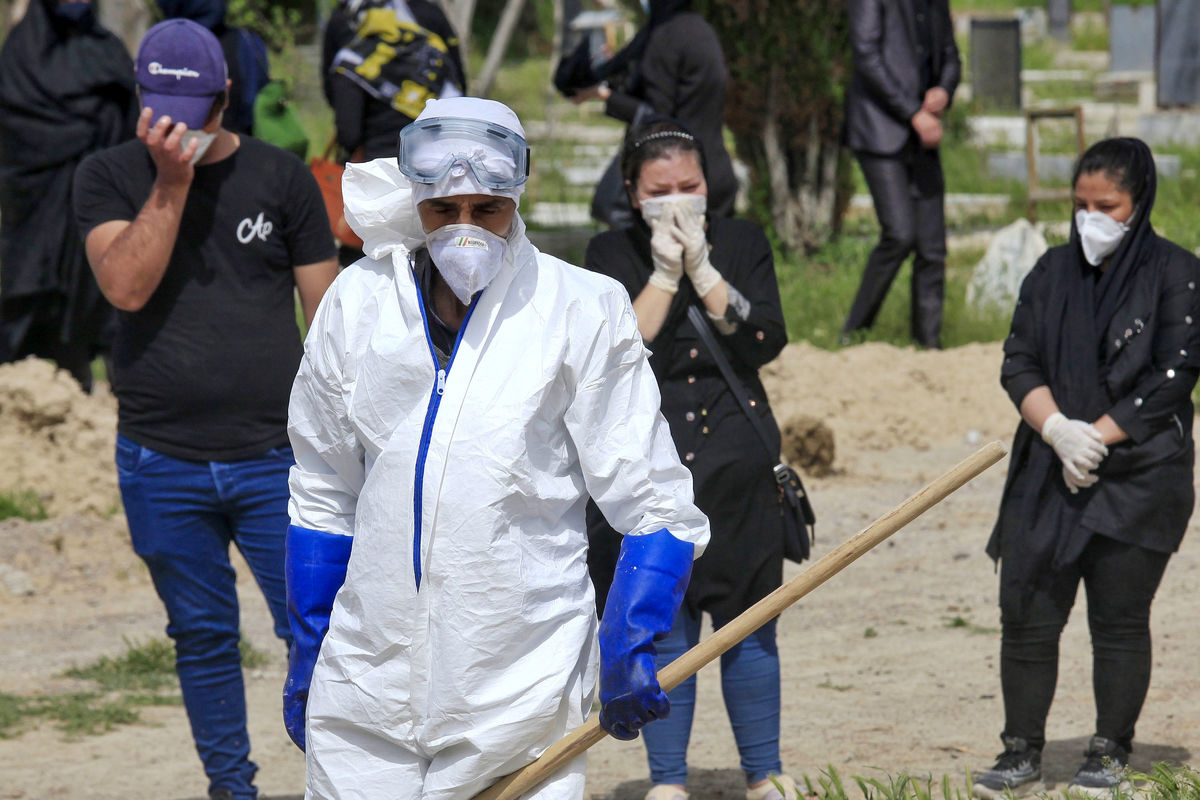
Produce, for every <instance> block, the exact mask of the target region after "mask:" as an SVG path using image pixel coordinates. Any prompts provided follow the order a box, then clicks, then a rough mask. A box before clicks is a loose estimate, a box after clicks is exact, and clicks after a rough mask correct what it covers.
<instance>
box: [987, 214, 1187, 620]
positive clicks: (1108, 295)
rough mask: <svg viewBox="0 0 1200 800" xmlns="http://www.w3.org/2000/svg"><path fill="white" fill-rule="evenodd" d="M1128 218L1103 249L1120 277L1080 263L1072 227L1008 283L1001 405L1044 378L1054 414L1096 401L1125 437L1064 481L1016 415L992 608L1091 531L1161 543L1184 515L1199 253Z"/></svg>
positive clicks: (1092, 406)
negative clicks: (1091, 476)
mask: <svg viewBox="0 0 1200 800" xmlns="http://www.w3.org/2000/svg"><path fill="white" fill-rule="evenodd" d="M1140 227H1141V228H1142V229H1143V230H1141V231H1137V232H1136V233H1137V234H1138V235H1136V236H1135V234H1134V233H1130V234H1127V239H1133V241H1128V242H1126V243H1125V244H1123V245H1122V248H1121V249H1120V250H1118V252H1117V253H1116V254H1115V255H1114V257H1113V262H1114V265H1115V264H1116V262H1119V261H1126V262H1127V266H1124V267H1120V268H1122V269H1124V270H1125V274H1124V275H1123V276H1122V275H1121V274H1120V273H1113V270H1116V269H1118V267H1117V266H1110V267H1109V269H1108V270H1107V271H1106V272H1101V271H1100V270H1097V269H1096V268H1093V267H1091V266H1090V265H1088V264H1087V263H1086V262H1085V261H1084V260H1083V259H1082V257H1081V255H1080V250H1079V244H1078V242H1077V240H1076V236H1075V234H1073V236H1072V241H1071V242H1070V243H1068V244H1066V245H1062V246H1060V247H1055V248H1052V249H1051V250H1049V251H1048V252H1047V253H1046V254H1045V255H1044V256H1043V257H1042V259H1041V260H1040V261H1039V262H1038V263H1037V264H1036V265H1035V266H1034V268H1033V270H1032V271H1031V272H1030V274H1029V275H1028V276H1027V277H1026V279H1025V282H1024V284H1023V285H1022V287H1021V294H1020V299H1019V300H1018V302H1017V307H1016V309H1015V311H1014V314H1013V321H1012V330H1011V333H1010V335H1009V337H1008V339H1007V340H1006V342H1005V344H1004V354H1005V358H1004V364H1003V366H1002V369H1001V383H1002V385H1003V386H1004V388H1005V390H1006V391H1007V392H1008V393H1009V396H1010V397H1011V398H1012V401H1013V404H1014V405H1016V406H1017V407H1018V408H1020V405H1021V402H1022V401H1023V400H1024V398H1025V396H1026V395H1027V394H1028V393H1029V392H1030V391H1031V390H1033V389H1035V388H1037V387H1039V386H1047V387H1049V389H1050V391H1051V394H1052V395H1053V396H1054V399H1055V401H1056V403H1057V404H1058V406H1059V409H1060V410H1061V411H1062V412H1063V414H1065V415H1066V416H1067V417H1068V418H1074V419H1083V420H1086V421H1088V422H1095V420H1097V419H1098V418H1099V417H1101V416H1103V415H1104V414H1107V415H1108V416H1110V417H1111V418H1112V419H1113V421H1114V422H1116V423H1117V425H1119V426H1120V427H1121V429H1122V430H1123V431H1124V432H1125V433H1126V434H1127V435H1128V439H1126V440H1125V441H1122V442H1119V443H1117V444H1113V445H1109V448H1108V449H1109V454H1108V456H1107V457H1106V458H1105V459H1104V461H1103V462H1102V463H1101V464H1100V466H1099V467H1098V468H1097V469H1096V470H1095V471H1094V472H1095V474H1096V475H1098V476H1099V479H1100V480H1099V482H1098V483H1097V484H1096V485H1095V486H1093V487H1092V488H1088V489H1081V490H1080V491H1079V493H1078V494H1070V493H1069V491H1068V490H1067V487H1066V485H1065V483H1064V482H1063V479H1062V464H1061V462H1060V461H1059V459H1058V458H1057V456H1056V455H1055V453H1054V450H1053V449H1052V448H1051V447H1050V445H1048V444H1046V443H1045V442H1043V441H1042V439H1041V436H1040V435H1039V434H1038V433H1037V432H1036V431H1034V430H1033V429H1032V428H1031V427H1030V426H1029V425H1028V424H1026V423H1025V422H1023V421H1022V422H1021V424H1020V426H1019V427H1018V429H1017V433H1016V436H1015V438H1014V440H1013V448H1012V455H1011V461H1010V464H1009V472H1008V479H1007V482H1006V484H1005V487H1004V495H1003V499H1002V501H1001V506H1000V514H999V517H998V519H997V522H996V526H995V529H994V531H993V533H992V537H991V540H990V541H989V542H988V553H989V554H990V555H991V556H992V557H993V558H998V559H1001V561H1003V562H1006V563H1005V564H1004V569H1003V570H1002V573H1001V574H1002V578H1001V607H1002V611H1003V612H1004V613H1005V614H1006V615H1014V616H1013V618H1020V616H1021V613H1022V608H1023V606H1024V600H1025V599H1027V597H1028V593H1029V592H1030V591H1031V590H1032V589H1033V588H1034V587H1035V586H1037V585H1038V583H1039V581H1040V580H1044V579H1046V578H1048V577H1049V576H1050V575H1051V574H1052V573H1053V571H1055V570H1059V569H1062V568H1064V567H1065V566H1067V565H1069V564H1072V563H1073V562H1074V561H1075V560H1076V559H1078V557H1079V555H1080V554H1081V553H1082V551H1083V549H1084V547H1085V546H1086V545H1087V542H1088V540H1089V539H1090V537H1091V536H1093V535H1101V536H1106V537H1109V538H1112V539H1116V540H1118V541H1121V542H1126V543H1129V544H1134V545H1138V546H1140V547H1145V548H1147V549H1150V550H1154V551H1158V552H1164V553H1170V552H1174V551H1175V550H1176V549H1178V547H1179V543H1180V541H1181V540H1182V538H1183V534H1184V531H1185V530H1186V528H1187V524H1188V520H1189V518H1190V517H1191V513H1192V506H1193V502H1194V491H1193V487H1192V472H1193V460H1194V453H1193V444H1192V419H1193V415H1194V410H1193V407H1192V401H1191V392H1192V389H1193V387H1194V386H1195V385H1196V379H1197V375H1198V374H1200V259H1197V258H1196V257H1195V256H1193V255H1192V254H1191V253H1189V252H1187V251H1186V250H1184V249H1182V248H1180V247H1178V246H1176V245H1174V244H1172V243H1171V242H1169V241H1167V240H1165V239H1162V238H1161V237H1159V236H1157V235H1155V234H1154V232H1153V231H1152V230H1151V229H1150V226H1149V224H1148V222H1145V223H1143V225H1141V226H1140Z"/></svg>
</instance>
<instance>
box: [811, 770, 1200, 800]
mask: <svg viewBox="0 0 1200 800" xmlns="http://www.w3.org/2000/svg"><path fill="white" fill-rule="evenodd" d="M876 771H877V772H879V773H883V774H882V776H875V775H865V776H864V775H852V776H850V778H849V779H848V780H847V779H845V778H843V777H842V775H841V773H840V772H838V770H837V768H836V767H834V766H833V765H832V764H831V765H830V766H829V767H827V768H826V769H824V770H822V771H821V772H820V773H819V774H818V775H817V776H816V778H815V779H814V778H813V777H810V776H809V775H807V774H805V775H802V776H800V779H799V780H798V781H797V795H796V797H795V798H788V800H808V799H809V798H815V800H859V799H860V798H861V800H968V798H970V797H971V779H970V775H969V773H968V772H967V771H965V770H964V772H963V773H962V774H961V775H959V776H955V777H951V776H950V775H943V776H942V777H941V778H935V777H933V776H931V775H910V774H908V773H906V772H899V773H896V774H892V773H889V772H886V771H885V770H883V769H877V770H876ZM1126 775H1127V777H1128V778H1129V780H1130V781H1132V782H1133V784H1134V786H1135V787H1136V788H1135V790H1134V791H1129V790H1122V789H1118V790H1115V791H1114V792H1113V793H1112V794H1111V795H1109V796H1108V797H1109V800H1135V798H1136V800H1200V772H1197V771H1196V770H1195V769H1193V768H1192V767H1190V766H1187V765H1171V764H1166V763H1157V764H1155V765H1154V766H1153V767H1152V768H1151V770H1150V772H1148V773H1144V772H1138V771H1136V770H1130V771H1128V772H1127V773H1126ZM848 782H849V783H851V784H852V785H853V786H854V787H855V788H857V790H858V791H857V792H853V793H852V792H850V791H847V788H846V785H847V783H848ZM1063 796H1064V795H1062V794H1060V793H1054V794H1051V793H1048V792H1042V793H1039V794H1038V795H1037V797H1039V798H1051V797H1063ZM1065 796H1066V797H1068V798H1072V797H1080V798H1082V796H1081V795H1065Z"/></svg>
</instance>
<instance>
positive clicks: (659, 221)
mask: <svg viewBox="0 0 1200 800" xmlns="http://www.w3.org/2000/svg"><path fill="white" fill-rule="evenodd" d="M650 254H651V260H652V261H653V264H654V273H653V274H652V275H651V276H650V283H651V284H653V285H655V286H658V287H659V288H660V289H664V290H665V291H668V292H672V293H674V292H676V291H678V289H679V279H680V278H681V277H682V276H683V273H684V272H686V273H687V276H688V279H689V280H690V281H691V282H692V285H693V286H694V287H695V289H696V293H697V294H699V295H700V296H701V297H703V296H704V295H706V294H708V293H709V292H710V291H712V290H713V288H714V287H716V286H717V284H719V283H720V282H721V280H722V278H721V273H720V272H718V271H717V270H716V268H715V267H713V265H712V263H711V262H710V261H709V259H708V237H707V236H706V235H705V232H704V217H703V215H701V214H697V213H696V212H694V211H693V210H692V209H691V208H690V207H689V206H688V205H687V204H685V203H682V202H678V203H671V204H670V205H668V206H667V207H666V209H665V210H664V213H663V214H662V215H661V216H659V217H656V218H655V219H654V220H652V221H651V222H650Z"/></svg>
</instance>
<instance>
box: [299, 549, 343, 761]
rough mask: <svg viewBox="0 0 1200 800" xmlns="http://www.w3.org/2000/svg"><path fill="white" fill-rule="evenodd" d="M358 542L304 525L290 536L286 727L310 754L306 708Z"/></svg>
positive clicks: (300, 745)
mask: <svg viewBox="0 0 1200 800" xmlns="http://www.w3.org/2000/svg"><path fill="white" fill-rule="evenodd" d="M353 543H354V539H353V537H350V536H341V535H339V534H333V533H323V532H322V531H314V530H311V529H309V528H301V527H300V526H298V525H289V526H288V531H287V544H286V555H285V557H284V575H285V576H286V578H287V604H288V622H289V623H290V625H291V628H292V648H291V650H290V651H289V653H288V674H287V681H286V682H285V683H284V684H283V725H284V727H285V728H287V732H288V736H290V737H292V741H293V742H295V743H296V746H297V747H299V748H300V749H301V750H303V749H304V744H305V743H304V721H305V708H306V706H307V705H308V686H309V683H310V682H311V681H312V673H313V667H314V666H316V663H317V654H318V653H320V652H321V641H322V640H323V639H324V638H325V632H326V631H328V630H329V612H330V611H331V610H333V598H334V596H335V595H337V592H338V589H340V588H342V583H344V582H345V580H346V564H347V563H348V562H349V561H350V546H351V545H352V544H353Z"/></svg>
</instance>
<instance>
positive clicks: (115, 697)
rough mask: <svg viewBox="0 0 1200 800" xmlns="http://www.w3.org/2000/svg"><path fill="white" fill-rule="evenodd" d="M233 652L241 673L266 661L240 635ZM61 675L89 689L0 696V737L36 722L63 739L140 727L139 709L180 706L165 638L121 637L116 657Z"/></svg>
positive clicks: (170, 651) (172, 654) (172, 649)
mask: <svg viewBox="0 0 1200 800" xmlns="http://www.w3.org/2000/svg"><path fill="white" fill-rule="evenodd" d="M239 648H240V650H241V653H242V666H243V668H245V669H254V668H256V667H261V666H263V665H264V664H266V663H268V662H269V661H270V658H269V657H268V655H267V654H266V653H264V652H263V651H261V650H257V649H256V648H254V647H253V645H251V644H250V642H249V641H248V640H247V639H246V638H245V636H243V637H242V640H241V642H240V645H239ZM63 675H64V676H65V677H68V678H74V679H76V680H80V681H87V682H90V683H91V684H93V686H94V689H92V690H87V691H74V692H65V693H59V694H39V695H32V696H28V697H23V696H18V695H12V694H5V693H0V739H6V738H12V737H14V736H18V735H20V734H21V733H22V732H23V731H24V730H26V729H27V728H28V727H30V726H33V725H36V724H37V722H38V721H39V720H51V721H53V722H54V723H55V725H56V727H57V728H58V730H60V731H62V733H63V734H64V735H65V736H66V737H67V738H77V737H79V736H85V735H91V736H94V735H98V734H102V733H105V732H107V731H111V730H113V729H115V728H116V727H118V726H120V725H133V724H137V723H140V722H141V714H140V709H142V708H146V707H148V706H178V705H181V704H182V702H183V700H182V698H181V697H180V695H179V681H178V679H177V678H176V676H175V646H174V645H173V644H172V643H171V642H170V641H169V640H167V639H150V640H147V641H144V642H133V641H131V640H129V639H126V640H125V651H124V652H123V653H121V654H120V655H117V656H102V657H100V658H99V659H97V660H96V661H94V662H92V663H91V664H88V665H86V666H83V667H73V668H71V669H68V670H67V671H66V672H64V673H63Z"/></svg>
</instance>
